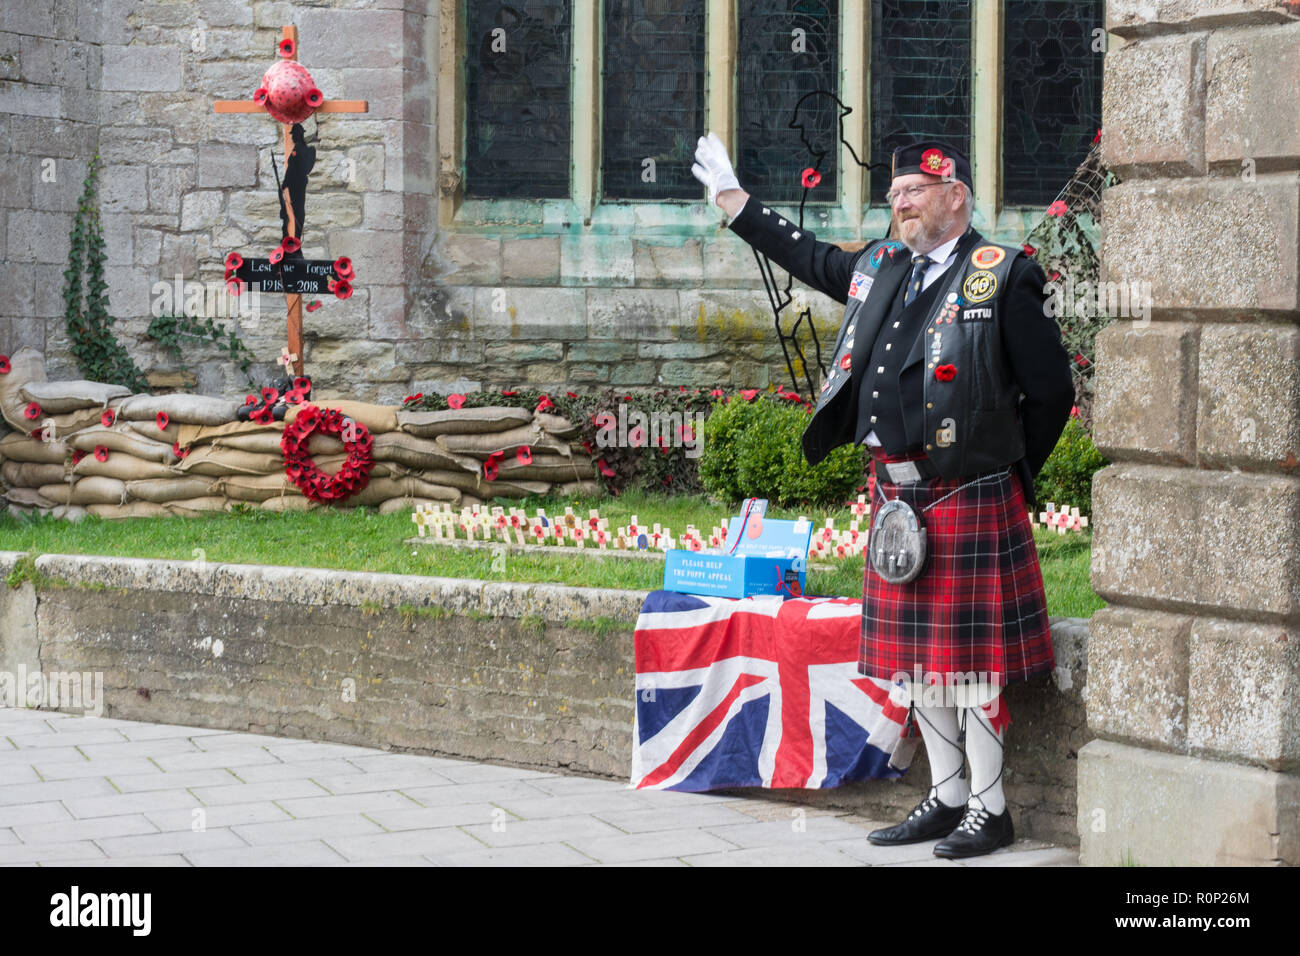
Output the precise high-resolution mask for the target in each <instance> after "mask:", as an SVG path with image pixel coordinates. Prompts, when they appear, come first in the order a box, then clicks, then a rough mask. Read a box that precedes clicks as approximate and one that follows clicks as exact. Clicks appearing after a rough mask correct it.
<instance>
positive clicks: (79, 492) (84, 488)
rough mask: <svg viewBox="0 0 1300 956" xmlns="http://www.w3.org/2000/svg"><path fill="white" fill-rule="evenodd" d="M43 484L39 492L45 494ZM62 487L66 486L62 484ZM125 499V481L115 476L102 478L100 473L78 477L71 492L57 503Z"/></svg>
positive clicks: (102, 501) (98, 502) (116, 501)
mask: <svg viewBox="0 0 1300 956" xmlns="http://www.w3.org/2000/svg"><path fill="white" fill-rule="evenodd" d="M48 487H50V486H49V485H45V486H43V487H42V488H41V494H45V488H48ZM63 487H65V488H66V487H67V485H64V486H63ZM47 497H48V496H47ZM125 500H126V482H124V481H121V480H120V479H117V478H104V477H102V476H100V475H91V476H89V477H88V478H78V479H77V481H76V483H75V484H74V485H73V486H72V492H71V494H69V495H68V497H67V500H66V501H60V502H59V504H65V505H87V506H89V505H117V504H121V503H122V502H124V501H125Z"/></svg>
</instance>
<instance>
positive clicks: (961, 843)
mask: <svg viewBox="0 0 1300 956" xmlns="http://www.w3.org/2000/svg"><path fill="white" fill-rule="evenodd" d="M1015 842H1016V831H1015V829H1014V828H1013V827H1012V826H1011V810H1010V808H1007V809H1004V810H1003V811H1002V812H1001V813H1000V814H998V815H996V816H994V815H993V814H991V813H989V812H988V810H986V809H985V808H984V807H983V805H980V806H969V807H967V808H966V815H965V816H964V817H962V820H961V825H960V826H958V827H957V829H955V830H953V831H952V835H951V836H949V837H948V839H946V840H944V841H942V842H941V843H939V844H938V845H937V846H936V847H935V848H934V855H935V856H941V857H944V858H945V859H948V860H957V859H962V858H964V857H968V856H983V855H984V854H985V853H992V852H993V851H994V850H997V849H999V848H1001V847H1004V846H1010V845H1011V844H1013V843H1015Z"/></svg>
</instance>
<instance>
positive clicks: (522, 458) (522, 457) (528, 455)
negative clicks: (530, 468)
mask: <svg viewBox="0 0 1300 956" xmlns="http://www.w3.org/2000/svg"><path fill="white" fill-rule="evenodd" d="M515 458H517V459H519V464H521V465H531V464H532V463H533V450H532V449H531V448H529V447H528V446H527V445H521V446H519V449H518V450H517V451H516V452H515Z"/></svg>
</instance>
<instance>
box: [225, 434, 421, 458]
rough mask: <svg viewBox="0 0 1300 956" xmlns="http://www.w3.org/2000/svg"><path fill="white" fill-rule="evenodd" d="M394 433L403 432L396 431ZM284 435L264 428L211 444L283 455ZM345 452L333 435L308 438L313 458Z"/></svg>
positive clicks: (308, 449) (258, 452)
mask: <svg viewBox="0 0 1300 956" xmlns="http://www.w3.org/2000/svg"><path fill="white" fill-rule="evenodd" d="M393 434H401V433H400V432H394V433H393ZM283 437H284V435H283V433H282V432H279V431H274V432H273V431H267V430H265V429H263V430H262V431H258V432H248V433H246V434H237V435H222V436H219V437H217V438H214V439H212V441H211V444H212V446H213V447H215V448H235V449H238V450H239V451H251V452H256V453H257V454H260V455H283V454H284V450H283V449H282V448H281V447H280V440H281V439H282V438H283ZM343 452H344V447H343V442H342V441H340V440H339V439H337V438H335V437H334V436H333V435H322V434H321V433H320V432H312V434H311V435H310V436H309V437H308V438H307V453H308V454H310V455H311V456H312V457H313V458H315V457H317V456H319V455H339V454H342V453H343Z"/></svg>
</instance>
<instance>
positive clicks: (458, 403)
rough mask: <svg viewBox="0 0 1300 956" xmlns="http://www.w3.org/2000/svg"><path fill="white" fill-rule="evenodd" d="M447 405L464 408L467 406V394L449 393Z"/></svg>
mask: <svg viewBox="0 0 1300 956" xmlns="http://www.w3.org/2000/svg"><path fill="white" fill-rule="evenodd" d="M447 407H448V408H464V407H465V396H464V395H448V396H447Z"/></svg>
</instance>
